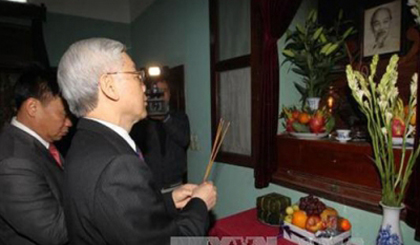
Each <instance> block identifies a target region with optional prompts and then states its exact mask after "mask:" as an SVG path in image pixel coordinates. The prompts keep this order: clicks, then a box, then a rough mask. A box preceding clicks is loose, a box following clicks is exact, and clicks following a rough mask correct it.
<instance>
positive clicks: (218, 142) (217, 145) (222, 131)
mask: <svg viewBox="0 0 420 245" xmlns="http://www.w3.org/2000/svg"><path fill="white" fill-rule="evenodd" d="M229 126H230V122H228V123H227V125H226V127H225V121H224V120H223V119H220V121H219V125H218V127H217V131H216V137H215V139H214V142H213V148H212V151H211V155H210V160H209V163H208V164H207V168H206V173H205V174H204V178H203V182H204V181H206V180H207V178H208V176H209V174H210V170H211V168H212V167H213V163H214V160H215V159H216V156H217V154H218V152H219V149H220V147H221V145H222V143H223V140H224V139H225V136H226V133H227V131H228V129H229ZM220 136H221V138H220ZM219 139H220V140H219Z"/></svg>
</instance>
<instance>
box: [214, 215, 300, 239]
mask: <svg viewBox="0 0 420 245" xmlns="http://www.w3.org/2000/svg"><path fill="white" fill-rule="evenodd" d="M278 234H279V228H278V227H273V226H268V225H265V224H263V223H261V222H260V221H258V219H257V209H255V208H253V209H250V210H246V211H244V212H241V213H237V214H234V215H232V216H229V217H225V218H223V219H219V220H217V221H216V223H215V225H214V227H213V228H212V229H211V230H210V232H209V236H215V237H219V238H222V237H229V236H236V237H261V236H262V237H277V235H278ZM277 244H281V245H294V244H295V243H293V242H290V241H287V240H285V239H280V238H279V239H278V240H277Z"/></svg>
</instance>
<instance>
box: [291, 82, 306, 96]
mask: <svg viewBox="0 0 420 245" xmlns="http://www.w3.org/2000/svg"><path fill="white" fill-rule="evenodd" d="M294 84H295V88H296V89H297V91H298V92H299V93H300V94H301V95H302V96H304V95H306V93H307V91H306V88H304V87H303V86H302V85H300V84H299V83H297V82H294Z"/></svg>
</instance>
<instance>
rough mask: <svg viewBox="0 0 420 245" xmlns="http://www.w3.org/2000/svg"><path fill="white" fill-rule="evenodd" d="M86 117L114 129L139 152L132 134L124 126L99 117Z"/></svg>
mask: <svg viewBox="0 0 420 245" xmlns="http://www.w3.org/2000/svg"><path fill="white" fill-rule="evenodd" d="M85 118H86V119H89V120H93V121H96V122H98V123H100V124H102V125H104V126H106V127H108V128H110V129H112V130H113V131H114V132H115V133H117V134H118V135H119V136H121V137H122V138H123V139H124V140H125V141H126V142H127V143H128V144H129V145H130V147H131V148H133V150H134V151H135V152H137V147H136V143H135V142H134V140H133V139H132V138H131V137H130V135H129V134H128V132H127V131H126V130H125V129H123V128H122V127H120V126H117V125H115V124H112V123H110V122H106V121H103V120H100V119H97V118H91V117H85Z"/></svg>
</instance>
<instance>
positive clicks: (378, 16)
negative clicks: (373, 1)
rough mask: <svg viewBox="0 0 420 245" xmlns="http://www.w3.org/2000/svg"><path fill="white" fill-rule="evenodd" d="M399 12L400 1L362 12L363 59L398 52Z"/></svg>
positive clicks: (400, 27) (400, 25) (399, 47)
mask: <svg viewBox="0 0 420 245" xmlns="http://www.w3.org/2000/svg"><path fill="white" fill-rule="evenodd" d="M401 12H402V11H401V0H396V1H392V2H388V3H385V4H381V5H377V6H374V7H370V8H367V9H365V10H364V12H363V20H364V21H363V47H362V48H363V57H368V56H372V55H375V54H378V55H380V54H387V53H395V52H400V50H401V30H402V21H401Z"/></svg>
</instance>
